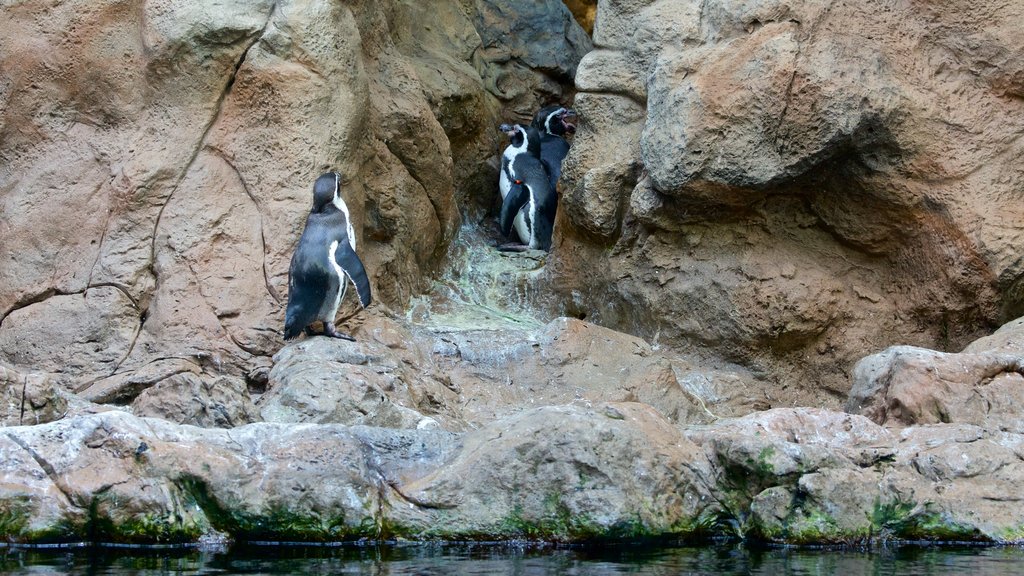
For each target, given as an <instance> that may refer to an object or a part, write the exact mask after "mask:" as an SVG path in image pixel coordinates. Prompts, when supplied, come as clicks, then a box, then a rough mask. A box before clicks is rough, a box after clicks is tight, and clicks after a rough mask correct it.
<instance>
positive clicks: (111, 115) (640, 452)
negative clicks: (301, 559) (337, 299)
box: [0, 0, 1024, 543]
mask: <svg viewBox="0 0 1024 576" xmlns="http://www.w3.org/2000/svg"><path fill="white" fill-rule="evenodd" d="M568 4H570V5H571V6H572V8H573V11H574V13H575V16H576V18H578V19H580V20H582V21H583V22H585V23H586V22H590V21H591V20H590V19H589V18H590V16H591V15H592V14H593V8H594V6H595V4H596V5H597V6H598V7H599V10H598V14H597V18H596V21H593V23H594V27H595V28H594V40H595V43H596V46H597V48H598V49H597V50H594V51H592V52H588V51H589V50H590V49H591V47H592V46H591V41H590V39H589V38H588V37H587V36H586V34H585V33H584V32H583V30H582V29H581V28H580V27H579V26H578V24H577V23H576V21H575V20H574V19H573V15H572V14H571V13H570V11H569V9H568V8H567V7H566V5H563V4H562V3H560V2H511V3H509V2H496V1H491V0H463V1H461V2H457V3H452V2H440V1H427V2H364V1H357V2H349V3H344V4H341V3H337V2H327V1H322V0H314V1H309V2H298V1H291V0H257V1H256V2H247V3H242V2H238V1H232V0H227V1H226V2H221V3H219V4H217V6H216V7H209V6H205V5H203V4H202V3H196V2H193V3H187V2H166V1H163V0H145V1H143V0H134V1H129V2H124V1H122V2H114V1H111V0H101V1H98V2H84V1H81V0H71V1H68V2H63V3H46V4H45V5H44V3H42V2H37V1H34V0H28V1H24V2H19V3H13V4H12V3H7V4H6V5H5V6H4V7H3V8H0V16H2V17H0V42H2V45H3V46H4V50H3V52H2V53H0V69H2V70H3V71H4V72H3V76H2V77H0V103H2V114H0V159H2V160H3V161H2V162H0V237H2V238H3V244H2V245H0V262H2V264H0V393H2V399H3V402H2V404H0V408H2V411H0V419H2V421H0V424H2V426H3V427H2V428H0V539H2V540H5V541H30V542H52V541H58V542H63V541H81V540H89V541H115V542H130V543H153V542H192V541H196V540H198V539H203V538H210V537H212V538H234V539H243V540H244V539H260V540H290V541H292V540H301V541H339V540H356V539H383V538H397V539H410V540H424V539H459V540H466V539H482V540H493V539H529V540H549V541H573V542H575V541H581V540H593V539H602V538H644V537H661V536H666V537H672V538H691V537H692V538H699V537H705V536H725V537H738V538H753V539H758V540H763V541H773V542H788V543H864V542H869V541H876V540H886V539H905V538H911V539H932V540H976V541H983V542H1016V543H1020V542H1024V507H1022V506H1020V501H1021V496H1020V494H1021V493H1022V488H1024V487H1022V486H1021V483H1022V482H1024V468H1022V466H1024V465H1022V461H1024V429H1022V427H1021V424H1020V420H1021V415H1022V413H1021V409H1020V406H1021V404H1022V400H1024V398H1021V394H1020V391H1021V390H1022V387H1021V384H1024V382H1022V377H1024V345H1022V344H1021V342H1022V341H1024V336H1022V334H1024V320H1017V321H1014V322H1011V323H1009V324H1007V325H1006V326H1005V327H1004V328H1003V329H1001V330H1000V331H998V332H996V333H995V334H992V335H990V336H987V337H985V338H982V339H980V340H977V341H975V342H974V343H973V344H971V345H969V346H967V347H966V348H964V349H963V351H962V352H960V353H956V354H953V353H948V352H940V351H936V350H932V349H928V348H922V347H921V346H923V345H927V346H930V347H931V348H941V349H945V350H949V349H959V348H962V346H963V344H965V343H966V342H967V341H968V340H969V339H970V338H971V337H972V336H974V335H977V334H981V333H983V332H985V333H987V330H988V328H990V327H992V326H994V325H995V323H997V322H999V321H1004V320H1007V319H1009V318H1011V317H1012V316H1014V315H1017V314H1020V313H1024V259H1022V257H1021V252H1020V246H1021V245H1022V243H1021V240H1022V239H1024V225H1022V224H1021V222H1024V218H1022V217H1024V212H1022V210H1024V202H1022V201H1021V198H1020V193H1019V192H1020V190H1021V189H1022V186H1024V169H1022V166H1024V163H1022V162H1020V160H1021V156H1022V155H1024V148H1022V145H1021V142H1022V141H1024V139H1022V138H1020V137H1019V136H1020V135H1021V133H1022V132H1024V119H1022V118H1024V115H1022V114H1021V111H1022V106H1024V84H1022V77H1024V70H1022V68H1021V62H1024V52H1022V51H1021V48H1020V46H1021V42H1020V41H1019V40H1020V38H1019V34H1020V31H1019V30H1018V28H1019V26H1016V23H1019V22H1020V21H1021V17H1022V16H1024V14H1022V12H1021V11H1022V9H1021V8H1020V7H1018V6H1015V5H1012V3H1003V4H998V3H990V4H984V3H983V4H984V6H982V7H980V8H981V9H979V6H978V5H977V4H974V5H971V6H967V5H966V4H965V5H959V4H953V5H948V6H946V5H944V6H943V7H942V8H941V9H940V8H938V7H933V6H930V5H924V4H921V3H916V4H908V5H901V6H888V5H887V6H873V5H869V6H861V5H854V4H852V3H845V4H844V3H838V4H837V3H826V2H824V1H823V0H809V1H807V2H802V3H795V4H792V3H779V2H775V1H773V0H763V1H757V2H747V3H729V2H717V1H716V0H706V1H701V2H696V1H689V0H656V1H651V0H642V1H641V0H608V1H601V2H597V3H595V2H593V1H591V0H584V1H574V2H569V3H568ZM791 4H792V5H791ZM584 54H586V56H585V57H584ZM581 59H582V60H581ZM574 77H575V83H576V88H577V89H579V91H580V92H579V94H578V96H577V97H576V101H575V104H574V107H575V108H576V109H577V110H578V112H579V114H580V118H581V123H580V128H579V132H578V134H577V136H576V139H575V142H574V144H573V148H572V152H571V154H570V156H569V157H568V158H567V159H566V164H565V169H564V171H563V174H564V177H563V179H562V182H561V183H560V188H561V201H562V208H561V210H560V212H559V214H560V216H559V221H558V223H557V226H556V229H557V230H558V232H557V235H556V245H555V247H554V249H553V250H552V252H551V253H550V254H547V253H538V252H534V253H525V254H518V255H496V254H495V253H494V251H493V250H492V249H491V248H490V246H491V243H490V242H489V241H488V240H487V239H486V234H487V226H479V225H478V224H479V222H480V221H481V219H482V218H484V217H485V216H486V211H487V209H488V206H489V205H490V204H491V203H492V202H493V198H494V197H495V194H494V182H495V180H496V174H495V163H494V160H495V159H496V158H495V152H496V151H497V150H498V149H499V148H500V143H499V138H498V136H499V133H498V132H497V131H496V130H494V126H495V125H496V124H497V123H498V122H499V121H501V120H510V119H511V120H517V121H525V120H527V119H528V117H529V115H530V114H531V113H532V112H533V110H535V109H536V108H537V107H538V105H539V104H540V103H547V102H548V101H551V100H560V99H561V100H565V99H567V98H569V97H571V96H572V94H573V88H571V87H570V84H571V83H572V81H573V78H574ZM328 168H336V169H339V170H340V171H341V172H342V173H343V174H344V175H345V186H344V194H345V195H346V200H347V203H348V205H349V206H350V207H351V208H352V212H353V213H352V216H353V218H352V219H353V222H354V224H355V227H356V236H357V238H358V244H359V251H360V254H361V256H362V259H363V261H364V262H365V263H366V265H367V269H368V271H369V273H370V276H371V277H372V283H373V288H374V294H375V300H376V301H377V302H378V303H377V304H375V306H374V307H372V308H371V309H370V310H368V311H365V312H363V311H359V310H356V309H355V306H354V305H353V303H351V302H348V303H346V307H345V308H344V309H343V314H344V317H345V319H344V323H345V327H346V329H347V330H348V331H351V333H352V334H353V335H355V336H356V338H357V341H356V342H347V341H339V340H333V339H328V338H323V337H314V338H304V339H301V340H299V341H298V342H294V343H289V344H288V345H284V343H283V342H282V341H281V340H280V333H279V331H278V330H279V328H280V326H281V324H282V319H283V318H282V317H283V303H284V302H285V300H286V298H287V264H288V259H289V256H290V254H291V248H292V246H293V244H294V242H295V240H296V239H297V238H298V235H299V232H300V229H301V226H302V224H303V221H304V218H305V216H306V212H307V209H308V205H309V188H310V185H311V183H312V181H313V179H314V178H315V176H316V175H317V174H319V173H320V172H322V171H323V170H325V169H328ZM462 220H465V221H467V222H468V224H465V223H463V224H461V226H462V227H461V228H460V221H462ZM467 230H468V231H469V233H466V232H467ZM457 231H460V232H462V233H463V234H462V236H461V237H460V238H458V239H456V238H455V237H456V233H457ZM473 242H475V244H476V245H475V247H474V246H472V245H471V244H472V243H473ZM445 262H449V263H450V264H449V265H448V267H447V268H446V270H445V272H444V273H441V272H440V271H441V266H442V264H443V263H445ZM897 343H898V344H901V345H902V346H897V347H893V348H888V349H886V350H884V351H883V352H880V353H878V354H875V355H872V356H869V357H867V358H865V359H863V360H862V361H861V362H860V363H858V364H857V366H856V367H855V368H854V369H853V387H852V391H850V394H849V398H848V400H847V409H848V410H849V411H850V412H857V414H850V413H842V412H837V411H833V410H829V409H825V408H822V406H825V407H826V408H827V407H835V406H837V405H838V404H839V403H840V401H841V399H842V398H846V396H847V392H848V391H849V390H850V382H849V381H848V378H847V372H848V371H849V369H850V367H851V366H853V364H854V361H855V360H856V359H858V358H860V357H861V356H863V354H864V353H865V352H866V351H874V350H878V349H881V348H883V347H884V346H886V345H889V344H897ZM869 349H870V350H869ZM801 404H803V405H810V406H811V407H802V408H797V407H793V406H797V405H801Z"/></svg>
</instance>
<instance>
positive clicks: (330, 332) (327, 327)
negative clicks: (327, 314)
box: [324, 322, 356, 342]
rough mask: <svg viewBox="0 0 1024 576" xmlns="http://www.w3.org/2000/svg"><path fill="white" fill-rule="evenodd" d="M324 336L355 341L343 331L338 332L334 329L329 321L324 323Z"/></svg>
mask: <svg viewBox="0 0 1024 576" xmlns="http://www.w3.org/2000/svg"><path fill="white" fill-rule="evenodd" d="M324 336H330V337H331V338H340V339H341V340H348V341H349V342H355V341H356V339H355V338H353V337H351V336H349V335H348V334H345V333H344V332H338V331H337V330H335V329H334V324H331V323H330V322H325V323H324Z"/></svg>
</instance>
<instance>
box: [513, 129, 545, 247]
mask: <svg viewBox="0 0 1024 576" xmlns="http://www.w3.org/2000/svg"><path fill="white" fill-rule="evenodd" d="M502 129H503V130H505V131H506V134H508V137H509V140H510V141H511V142H512V143H513V144H516V143H517V142H520V140H521V143H520V144H518V147H521V148H525V151H524V152H521V153H517V154H515V155H514V156H513V157H512V159H511V160H510V161H509V165H508V168H509V170H508V175H509V177H510V178H511V186H510V187H509V190H508V193H507V194H505V196H504V200H503V202H502V204H501V215H500V217H499V224H500V225H501V233H502V234H504V235H505V236H510V235H511V232H512V228H513V223H514V222H515V220H516V217H517V216H522V217H523V226H522V228H525V230H524V229H521V228H520V227H519V226H518V225H516V232H517V233H518V234H519V237H520V240H521V241H522V243H523V244H524V245H525V246H508V245H506V246H503V247H502V249H505V250H524V249H527V248H531V249H539V250H549V249H550V248H551V232H552V231H553V230H554V225H555V211H556V208H557V207H558V197H557V195H556V194H555V190H554V188H552V187H551V181H550V178H549V176H548V172H547V170H546V169H545V168H544V164H542V163H541V161H540V133H539V132H538V131H537V130H536V129H535V128H534V127H533V126H530V127H529V128H523V127H522V126H520V125H518V124H516V125H514V126H508V125H505V124H503V125H502ZM503 174H504V170H503Z"/></svg>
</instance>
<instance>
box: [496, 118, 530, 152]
mask: <svg viewBox="0 0 1024 576" xmlns="http://www.w3.org/2000/svg"><path fill="white" fill-rule="evenodd" d="M500 129H501V131H502V132H504V133H505V134H507V135H508V140H509V145H510V146H511V147H512V148H514V149H515V150H517V151H525V152H528V153H530V154H532V155H534V156H536V157H538V158H540V132H538V131H537V129H536V128H534V127H533V126H532V125H531V126H529V127H526V128H523V127H522V126H520V125H519V124H502V125H501V127H500Z"/></svg>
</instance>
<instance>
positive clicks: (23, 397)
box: [18, 375, 28, 425]
mask: <svg viewBox="0 0 1024 576" xmlns="http://www.w3.org/2000/svg"><path fill="white" fill-rule="evenodd" d="M27 397H28V375H25V376H23V377H22V383H21V413H20V414H19V415H18V424H22V425H24V424H25V402H26V398H27Z"/></svg>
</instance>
